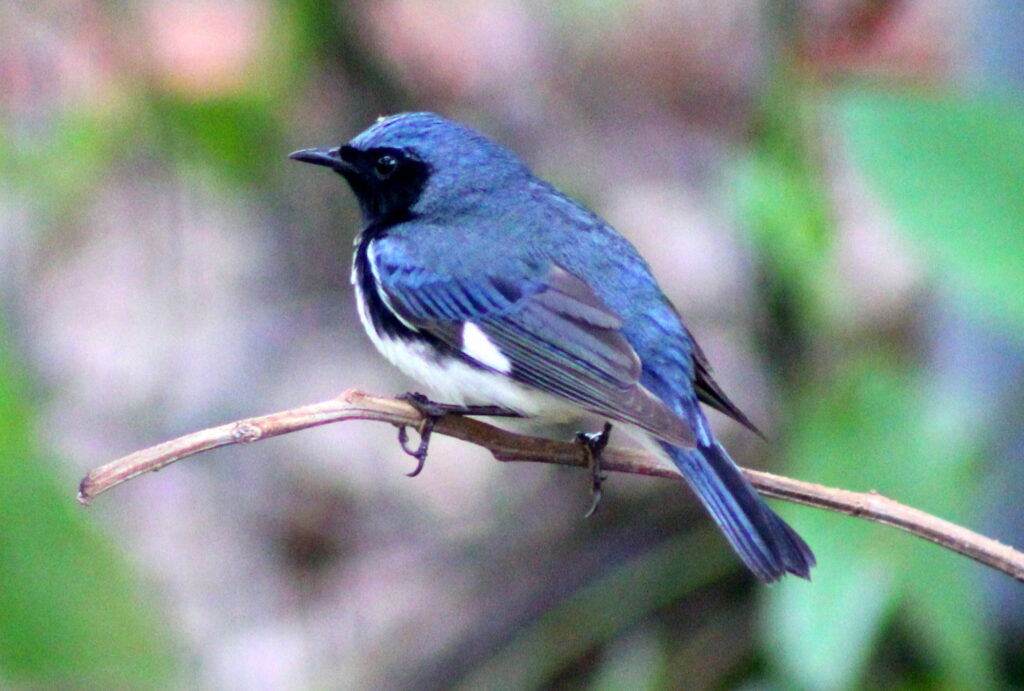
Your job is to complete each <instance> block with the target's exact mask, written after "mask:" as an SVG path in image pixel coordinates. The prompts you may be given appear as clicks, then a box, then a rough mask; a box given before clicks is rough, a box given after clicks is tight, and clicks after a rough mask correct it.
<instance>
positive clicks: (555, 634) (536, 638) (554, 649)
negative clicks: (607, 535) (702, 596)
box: [460, 528, 736, 689]
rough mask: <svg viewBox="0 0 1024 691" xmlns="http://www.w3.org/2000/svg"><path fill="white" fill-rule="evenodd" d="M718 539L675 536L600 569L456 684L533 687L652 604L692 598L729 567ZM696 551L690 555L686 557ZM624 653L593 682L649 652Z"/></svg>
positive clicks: (650, 675)
mask: <svg viewBox="0 0 1024 691" xmlns="http://www.w3.org/2000/svg"><path fill="white" fill-rule="evenodd" d="M720 542H721V538H720V537H719V536H718V535H716V534H715V532H713V531H712V530H711V529H709V528H708V529H704V530H702V531H700V532H697V533H694V534H680V535H676V536H675V537H673V538H672V539H669V540H666V541H665V542H664V543H662V544H660V545H658V546H657V547H656V548H654V549H652V550H651V551H649V552H647V553H645V554H642V555H640V556H639V557H637V558H636V559H633V560H631V561H629V562H627V563H624V564H622V565H620V566H619V567H617V568H615V569H611V570H609V571H608V572H606V573H604V574H602V575H601V576H600V577H599V578H597V579H596V580H594V581H593V582H592V583H590V584H588V585H587V586H585V587H584V588H582V589H581V590H580V591H579V592H577V593H575V594H573V595H572V596H570V597H569V598H567V599H566V600H565V601H563V602H561V603H559V604H557V605H555V606H553V607H552V608H551V609H549V610H548V611H546V612H544V613H543V614H542V615H541V616H540V617H539V618H538V620H537V621H536V623H535V624H534V625H533V626H531V627H529V628H526V629H524V630H523V631H522V632H521V633H519V635H517V636H516V637H515V638H514V639H513V640H512V641H510V642H509V643H508V644H507V645H506V646H505V647H504V648H502V649H500V650H498V651H497V652H496V654H495V655H494V657H493V658H491V659H490V660H488V661H487V662H486V663H484V664H483V665H481V666H479V667H478V668H477V669H475V670H474V671H473V673H472V675H471V677H470V678H469V679H465V680H463V682H462V683H461V684H460V688H465V689H482V688H494V686H495V681H494V680H501V681H500V686H501V688H503V689H519V688H521V689H531V688H539V687H542V686H543V685H544V684H546V683H549V682H550V681H551V680H552V679H553V678H555V677H556V676H557V674H558V673H559V672H561V671H562V670H563V668H564V667H566V666H568V665H570V664H572V663H574V662H576V661H578V660H579V659H580V658H581V657H582V656H583V655H584V654H585V653H587V652H588V651H590V650H593V649H596V648H597V647H599V646H601V645H605V644H608V643H610V642H612V641H614V640H616V638H617V637H618V636H620V635H622V634H623V633H624V632H626V631H627V630H628V629H629V627H631V626H634V625H636V624H638V623H639V622H642V621H644V620H645V618H646V617H648V616H650V615H651V614H652V613H653V612H655V611H657V610H658V609H659V608H662V607H665V606H667V605H669V604H671V603H672V602H675V601H677V600H680V599H682V598H684V597H687V596H690V595H692V594H693V593H694V592H695V591H697V590H698V589H699V588H701V587H703V586H706V585H708V584H709V583H712V582H714V581H715V580H716V579H718V578H721V577H722V576H723V575H724V574H726V573H729V572H730V571H732V570H733V569H734V568H735V566H736V564H735V562H734V561H733V560H732V555H731V553H729V552H728V551H727V550H725V549H721V548H720V547H721V545H720ZM695 554H699V555H701V558H700V559H694V558H693V555H695ZM633 652H634V654H635V655H637V657H632V659H629V658H630V657H631V655H629V653H628V652H626V653H623V656H622V657H621V658H619V659H618V660H614V659H613V660H612V661H611V662H609V664H608V666H607V667H606V668H603V669H602V670H601V673H602V675H601V678H600V679H599V682H602V683H603V682H604V680H605V675H607V677H609V678H611V677H618V676H619V675H628V676H630V677H631V678H633V679H634V680H636V679H637V675H638V674H640V672H638V670H637V669H636V667H635V663H636V660H637V659H639V658H643V659H648V658H649V655H650V650H649V649H648V653H647V654H646V655H645V654H637V653H636V648H634V651H633ZM643 672H644V673H643V674H642V675H640V676H643V677H644V682H643V684H644V685H658V682H659V680H660V675H661V673H662V668H661V667H657V666H656V667H654V668H647V669H645V670H643Z"/></svg>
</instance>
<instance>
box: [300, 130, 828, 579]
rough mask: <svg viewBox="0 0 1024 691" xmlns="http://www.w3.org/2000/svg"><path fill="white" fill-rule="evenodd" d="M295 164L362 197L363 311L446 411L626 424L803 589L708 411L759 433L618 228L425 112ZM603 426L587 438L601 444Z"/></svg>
mask: <svg viewBox="0 0 1024 691" xmlns="http://www.w3.org/2000/svg"><path fill="white" fill-rule="evenodd" d="M290 158H292V159H294V160H297V161H301V162H305V163H311V164H315V165H319V166H325V167H327V168H329V169H331V170H333V171H334V172H336V173H338V174H340V175H341V177H343V178H344V179H345V180H346V182H347V183H348V185H349V187H350V188H351V190H352V192H353V194H354V196H355V197H356V200H357V201H358V204H359V207H360V210H361V214H362V230H361V232H360V233H359V235H358V237H357V239H356V249H355V253H354V257H353V265H352V283H353V285H354V287H355V293H356V300H357V305H358V312H359V318H360V321H361V322H362V325H363V326H364V327H365V329H366V332H367V334H368V336H369V338H370V340H371V341H372V342H373V344H374V345H375V346H376V347H377V349H378V350H379V351H380V352H381V353H382V354H383V355H384V356H385V358H387V359H388V360H389V361H390V362H391V363H392V364H394V365H395V366H397V367H398V368H399V369H400V370H402V371H403V372H405V373H406V374H407V375H409V376H410V377H412V378H413V379H415V380H418V381H419V382H420V383H421V384H423V385H425V386H426V387H427V388H428V389H430V390H431V391H432V393H434V394H436V395H437V396H439V397H440V398H441V399H442V400H445V401H451V402H452V403H453V404H455V405H456V406H458V405H474V404H475V405H480V406H486V407H491V408H494V409H495V410H498V411H508V412H509V414H516V415H521V416H524V417H534V418H539V419H542V420H567V419H573V418H574V417H575V418H576V419H578V418H579V417H580V416H581V415H582V414H590V415H596V416H599V417H601V418H603V419H605V420H607V421H614V422H615V423H617V424H620V425H623V426H624V427H625V428H626V429H627V431H630V432H631V433H632V434H631V436H634V435H635V436H636V437H637V438H638V439H639V441H640V443H642V445H643V446H644V448H646V449H647V450H649V451H650V452H651V453H652V455H653V456H654V457H655V458H656V459H657V461H658V463H659V464H661V465H663V466H664V467H666V468H670V469H672V470H673V471H674V472H676V473H678V474H679V475H681V476H682V478H683V479H684V480H685V481H686V483H687V484H688V485H689V486H690V488H692V490H693V491H694V492H695V493H696V495H697V497H698V498H699V499H700V501H701V502H702V504H703V505H704V507H705V508H706V509H707V511H708V513H709V514H710V515H711V517H712V518H713V520H714V521H715V523H716V524H717V525H718V527H719V528H720V529H721V531H722V532H723V534H724V535H725V538H726V539H727V541H728V542H729V544H730V545H731V546H732V548H733V549H734V550H735V552H736V553H737V555H738V556H739V557H740V559H741V560H742V561H743V563H744V564H745V565H746V566H747V567H748V568H749V569H750V571H751V572H752V573H753V574H754V576H755V577H757V578H758V579H759V580H761V581H763V582H766V583H770V582H773V581H777V580H779V579H780V578H782V577H783V576H784V575H786V574H787V573H788V574H793V575H795V576H799V577H801V578H805V579H808V580H809V579H810V571H811V568H812V567H813V566H815V557H814V554H813V552H812V551H811V549H810V547H808V545H807V543H806V542H804V540H803V539H802V538H801V537H800V536H799V535H798V534H797V532H796V531H795V530H794V529H793V528H791V527H790V526H789V525H788V524H787V523H786V522H785V521H784V520H783V519H782V518H781V517H780V516H779V515H778V514H776V513H775V512H774V511H772V509H771V508H769V507H768V505H767V504H766V503H765V502H764V500H763V499H762V498H761V497H760V496H759V495H758V493H757V492H756V490H754V488H753V487H752V486H751V484H750V483H749V481H748V480H747V479H746V478H745V477H744V475H743V473H742V471H741V470H740V469H739V467H738V466H737V465H736V464H735V463H734V462H733V460H732V459H731V458H730V456H729V454H728V453H727V452H726V450H725V448H724V447H723V446H722V445H721V444H720V443H719V442H718V441H717V440H716V439H715V436H714V434H713V433H712V429H711V426H710V425H709V423H708V420H707V418H706V416H705V414H704V411H703V410H702V408H701V405H702V404H703V405H706V406H709V407H711V408H713V409H716V410H718V411H720V412H722V413H724V414H725V415H727V416H729V417H731V418H733V419H734V420H736V421H737V422H739V423H740V424H742V425H744V426H746V427H748V428H750V429H752V430H753V431H755V432H757V428H756V427H755V426H754V425H753V424H752V422H751V421H750V419H749V418H748V417H747V416H746V415H744V413H743V412H741V411H740V409H739V408H738V407H737V406H736V405H735V404H734V403H733V402H732V401H731V400H730V399H729V398H728V397H727V396H726V394H725V392H724V391H723V390H722V388H721V387H720V386H719V385H718V384H717V383H716V381H715V379H714V378H713V376H712V370H711V366H710V365H709V363H708V359H707V357H706V356H705V354H704V352H703V351H702V350H701V348H700V346H698V345H697V342H696V341H695V340H694V338H693V336H692V335H691V333H690V331H689V330H688V329H687V328H686V326H684V324H683V321H682V319H681V317H680V316H679V313H678V312H677V311H676V309H675V307H674V306H673V305H672V303H671V302H670V301H669V299H668V298H667V297H666V296H665V294H664V292H663V291H662V290H661V288H660V287H659V285H658V283H657V281H656V279H655V278H654V276H653V274H652V272H651V269H650V267H649V266H648V264H647V262H646V261H645V260H644V259H643V258H642V257H641V256H640V254H639V253H638V252H637V250H636V249H635V248H634V247H633V245H632V244H631V243H630V242H629V241H628V240H627V239H626V238H625V237H623V236H622V235H620V234H619V233H618V232H617V231H616V230H615V229H613V228H612V227H611V225H609V224H608V223H607V222H605V221H604V220H603V219H601V218H600V217H599V216H597V215H596V214H595V213H594V212H592V211H591V210H589V209H588V208H586V207H585V206H584V205H583V204H581V203H579V202H577V201H575V200H573V199H572V198H570V197H568V196H566V195H564V194H562V193H561V192H559V191H558V190H557V189H556V188H555V187H553V186H552V185H551V184H549V183H548V182H545V181H543V180H542V179H540V178H539V177H537V176H536V175H534V174H533V172H532V171H531V170H530V169H529V167H528V166H527V165H526V164H525V163H523V162H522V161H521V160H520V159H519V158H518V157H517V156H516V155H515V154H513V153H512V152H511V151H509V150H508V149H506V148H504V147H502V146H501V145H499V144H498V143H496V142H495V141H493V140H491V139H489V138H487V137H486V136H484V135H483V134H481V133H480V132H478V131H476V130H474V129H472V128H470V127H468V126H466V125H463V124H460V123H458V122H455V121H453V120H449V119H447V118H444V117H442V116H440V115H437V114H434V113H429V112H407V113H399V114H397V115H392V116H389V117H382V118H380V119H378V120H377V121H376V122H375V123H374V124H373V125H371V126H370V127H369V128H367V129H366V130H364V131H363V132H361V133H360V134H358V135H357V136H355V137H354V138H353V139H351V140H350V141H349V142H348V143H346V144H343V145H341V146H334V147H322V148H309V149H302V150H300V151H296V152H294V153H292V154H290ZM609 429H610V427H609V426H606V427H605V432H604V435H603V436H601V435H593V436H590V437H586V439H588V440H589V441H591V442H593V446H594V451H599V450H600V448H601V446H602V445H603V443H604V442H605V441H606V440H607V432H608V430H609ZM403 443H404V437H403ZM421 460H422V459H421ZM599 479H600V477H599V476H596V477H595V485H597V486H599Z"/></svg>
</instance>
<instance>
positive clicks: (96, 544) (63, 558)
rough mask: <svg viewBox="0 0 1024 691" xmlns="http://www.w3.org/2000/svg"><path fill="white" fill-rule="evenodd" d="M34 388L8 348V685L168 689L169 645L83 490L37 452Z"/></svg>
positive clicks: (4, 370)
mask: <svg viewBox="0 0 1024 691" xmlns="http://www.w3.org/2000/svg"><path fill="white" fill-rule="evenodd" d="M0 335H2V331H0ZM25 389H26V387H25V386H24V384H23V383H22V382H21V381H20V380H19V377H18V375H17V373H16V370H15V367H14V364H13V362H12V358H11V357H10V356H9V355H8V354H7V352H6V351H5V350H4V349H3V343H0V485H2V486H3V488H4V491H3V492H2V493H0V583H2V584H3V585H2V587H0V677H2V678H3V679H5V681H7V682H10V683H12V684H15V685H18V686H31V687H33V688H57V687H65V688H67V687H74V688H129V687H137V686H159V685H161V682H164V683H166V681H167V679H168V674H169V672H170V670H171V661H170V657H169V655H168V654H167V652H166V647H165V643H166V642H165V641H164V640H163V638H162V637H161V636H159V635H157V628H156V626H155V621H154V617H153V615H152V613H151V612H150V611H149V610H148V609H147V608H146V607H145V606H144V604H143V603H142V602H140V598H139V593H138V592H137V590H136V589H135V587H134V586H133V584H132V583H131V579H130V577H129V574H128V571H127V569H126V567H125V564H124V563H123V562H122V561H121V560H120V559H118V558H117V556H116V554H115V553H114V551H113V549H111V546H110V545H109V544H108V543H107V542H106V540H104V539H103V538H102V537H101V536H100V535H99V534H97V532H96V531H95V530H94V529H93V528H92V526H91V525H90V524H89V522H88V516H87V515H86V514H85V513H84V512H83V511H82V509H81V507H79V506H77V505H76V503H75V500H74V487H73V484H71V483H67V482H62V481H60V480H58V478H57V476H56V473H54V471H53V469H52V467H51V466H49V465H48V464H47V463H46V460H45V457H44V456H43V454H41V453H40V452H39V450H38V449H37V448H36V446H35V442H34V437H33V434H32V421H33V411H32V409H31V407H30V406H29V405H28V404H27V403H26V399H25V396H26V394H25Z"/></svg>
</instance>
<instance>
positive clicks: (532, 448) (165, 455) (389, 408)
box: [78, 390, 1024, 582]
mask: <svg viewBox="0 0 1024 691" xmlns="http://www.w3.org/2000/svg"><path fill="white" fill-rule="evenodd" d="M344 420H374V421H378V422H387V423H390V424H392V425H395V426H396V427H414V428H416V429H422V425H423V423H424V418H423V416H422V415H421V414H420V413H419V411H417V410H416V409H415V408H413V407H412V406H411V405H409V404H408V403H406V402H405V401H401V400H398V399H394V398H385V397H380V396H372V395H369V394H366V393H363V392H360V391H356V390H349V391H346V392H344V393H342V394H341V395H339V396H338V397H337V398H332V399H330V400H327V401H323V402H321V403H314V404H312V405H306V406H301V407H299V408H293V409H291V410H284V411H281V412H278V413H271V414H270V415H263V416H260V417H253V418H248V419H245V420H239V421H237V422H232V423H229V424H226V425H221V426H219V427H211V428H209V429H205V430H201V431H199V432H193V433H192V434H186V435H185V436H182V437H178V438H177V439H172V440H170V441H167V442H164V443H162V444H157V445H156V446H151V447H149V448H148V449H142V450H140V451H136V452H134V453H131V454H128V455H127V456H123V457H121V458H119V459H117V460H115V461H112V462H110V463H108V464H106V465H104V466H101V467H99V468H95V469H93V470H92V471H90V472H89V474H88V475H86V476H85V478H84V479H83V480H82V482H81V484H80V486H79V489H78V501H79V502H80V503H82V504H83V505H88V504H89V503H90V502H91V501H92V500H93V499H94V498H96V497H97V496H99V495H100V494H102V493H103V492H106V491H107V490H109V489H111V488H113V487H116V486H117V485H120V484H121V483H123V482H127V481H128V480H131V479H132V478H134V477H137V476H139V475H142V474H144V473H148V472H152V471H156V470H160V469H161V468H164V467H166V466H168V465H170V464H171V463H174V462H175V461H180V460H181V459H183V458H188V457H189V456H194V455H195V454H198V453H202V452H203V451H209V450H210V449H216V448H218V447H221V446H228V445H231V444H248V443H252V442H256V441H259V440H261V439H267V438H269V437H276V436H278V435H281V434H288V433H290V432H297V431H299V430H302V429H306V428H309V427H316V426H318V425H326V424H329V423H332V422H342V421H344ZM434 434H443V435H446V436H449V437H454V438H456V439H461V440H463V441H467V442H469V443H471V444H476V445H477V446H481V447H483V448H485V449H487V450H488V451H490V452H491V454H492V455H493V456H494V457H495V458H496V459H497V460H499V461H503V462H504V461H532V462H539V463H554V464H558V465H570V466H585V465H586V459H585V458H584V456H583V453H582V451H581V449H580V447H579V446H578V445H577V444H574V443H572V442H564V441H557V440H553V439H542V438H539V437H530V436H526V435H523V434H517V433H515V432H509V431H506V430H503V429H499V428H497V427H495V426H493V425H489V424H487V423H485V422H481V421H479V420H476V419H473V418H466V417H457V416H448V417H443V418H441V419H440V420H438V421H437V423H436V424H435V426H434ZM601 464H602V467H603V468H604V469H605V470H610V471H617V472H622V473H633V474H637V475H650V476H653V477H665V478H672V479H677V478H678V477H679V476H678V474H676V473H674V472H672V471H670V470H668V469H666V468H663V467H661V466H659V465H658V464H657V462H656V461H655V460H654V459H653V458H651V457H650V456H648V455H647V454H645V453H643V452H641V451H635V450H630V449H621V448H614V447H609V448H608V449H606V450H605V452H604V453H603V454H602V456H601ZM743 472H744V473H745V474H746V476H747V478H748V479H749V480H750V482H751V483H752V484H753V485H754V487H755V488H757V490H758V491H759V492H761V494H763V495H765V496H767V497H772V498H775V499H782V500H785V501H790V502H794V503H796V504H804V505H806V506H814V507H817V508H820V509H828V510H829V511H836V512H838V513H842V514H846V515H847V516H853V517H855V518H863V519H866V520H869V521H874V522H876V523H882V524H885V525H889V526H893V527H895V528H899V529H900V530H904V531H906V532H908V533H910V534H911V535H916V536H917V537H920V538H923V539H925V540H928V541H930V542H934V543H935V544H937V545H941V546H942V547H945V548H946V549H950V550H952V551H954V552H958V553H960V554H963V555H964V556H967V557H970V558H971V559H974V560H975V561H977V562H980V563H982V564H985V565H986V566H990V567H992V568H993V569H996V570H999V571H1002V572H1004V573H1006V574H1009V575H1010V576H1012V577H1013V578H1015V579H1017V580H1018V581H1021V582H1024V553H1021V552H1019V551H1017V550H1015V549H1013V548H1012V547H1009V546H1007V545H1004V544H1002V543H1000V542H997V541H995V540H993V539H991V538H987V537H985V536H983V535H979V534H977V533H975V532H972V531H970V530H967V529H966V528H963V527H961V526H958V525H956V524H954V523H950V522H949V521H945V520H943V519H941V518H938V517H936V516H932V515H931V514H928V513H925V512H924V511H920V510H918V509H915V508H912V507H909V506H904V505H903V504H900V503H898V502H895V501H893V500H892V499H889V498H887V497H884V496H882V495H880V494H878V493H877V492H874V491H871V492H851V491H849V490H844V489H837V488H833V487H825V486H823V485H817V484H814V483H810V482H803V481H800V480H794V479H792V478H788V477H782V476H779V475H773V474H771V473H765V472H762V471H758V470H748V469H744V470H743Z"/></svg>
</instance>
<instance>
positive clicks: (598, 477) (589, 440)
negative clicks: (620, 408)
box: [576, 422, 612, 518]
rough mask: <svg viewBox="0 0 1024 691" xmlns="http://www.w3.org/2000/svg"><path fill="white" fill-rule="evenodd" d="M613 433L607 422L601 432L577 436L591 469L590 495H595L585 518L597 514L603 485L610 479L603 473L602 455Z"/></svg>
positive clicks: (582, 433)
mask: <svg viewBox="0 0 1024 691" xmlns="http://www.w3.org/2000/svg"><path fill="white" fill-rule="evenodd" d="M611 432H612V423H610V422H606V423H604V428H603V429H602V430H601V431H600V432H596V433H591V434H588V433H586V432H578V433H577V434H576V443H577V444H579V445H580V446H582V447H583V454H584V456H585V457H586V459H587V466H588V467H589V468H590V483H591V484H590V493H591V495H593V501H591V502H590V508H589V509H588V510H587V513H586V514H584V516H583V517H584V518H590V517H591V516H593V515H594V514H595V513H597V507H598V506H600V505H601V497H602V491H601V485H602V484H603V483H604V481H605V480H607V479H608V476H607V475H605V474H604V473H602V472H601V453H602V452H603V451H604V450H605V447H607V446H608V439H609V437H610V436H611Z"/></svg>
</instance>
